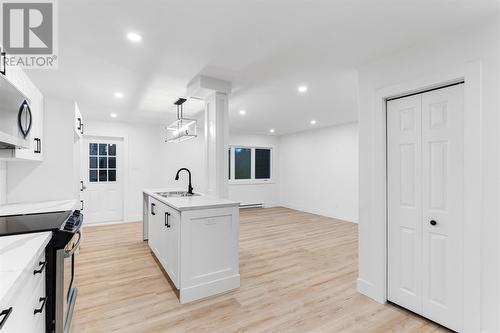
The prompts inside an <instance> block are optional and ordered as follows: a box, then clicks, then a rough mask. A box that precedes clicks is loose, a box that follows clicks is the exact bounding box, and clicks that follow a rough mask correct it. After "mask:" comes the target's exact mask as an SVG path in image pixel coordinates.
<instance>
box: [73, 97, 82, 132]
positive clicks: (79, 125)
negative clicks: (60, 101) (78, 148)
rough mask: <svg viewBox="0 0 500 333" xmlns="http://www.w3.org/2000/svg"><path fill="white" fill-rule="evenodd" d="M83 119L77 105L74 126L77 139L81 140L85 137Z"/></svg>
mask: <svg viewBox="0 0 500 333" xmlns="http://www.w3.org/2000/svg"><path fill="white" fill-rule="evenodd" d="M83 126H84V125H83V117H82V113H81V112H80V108H79V107H78V104H77V103H75V124H74V133H75V138H76V139H79V138H81V137H82V135H83Z"/></svg>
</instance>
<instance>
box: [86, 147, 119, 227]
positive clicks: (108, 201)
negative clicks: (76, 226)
mask: <svg viewBox="0 0 500 333" xmlns="http://www.w3.org/2000/svg"><path fill="white" fill-rule="evenodd" d="M122 143H123V142H122V140H121V139H113V138H97V137H86V138H85V140H84V144H83V147H82V149H81V151H82V152H81V154H82V159H81V160H82V173H83V175H82V180H83V182H84V186H85V188H86V189H85V190H84V191H83V192H82V193H81V197H82V200H83V201H84V213H85V223H101V222H115V221H123V175H124V173H123V164H122Z"/></svg>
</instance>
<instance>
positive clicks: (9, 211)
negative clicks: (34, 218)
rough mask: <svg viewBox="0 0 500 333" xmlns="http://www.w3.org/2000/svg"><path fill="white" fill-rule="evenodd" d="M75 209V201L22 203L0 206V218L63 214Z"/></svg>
mask: <svg viewBox="0 0 500 333" xmlns="http://www.w3.org/2000/svg"><path fill="white" fill-rule="evenodd" d="M76 208H78V201H77V200H59V201H40V202H23V203H15V204H6V205H0V216H8V215H22V214H38V213H50V212H63V211H66V210H73V209H76Z"/></svg>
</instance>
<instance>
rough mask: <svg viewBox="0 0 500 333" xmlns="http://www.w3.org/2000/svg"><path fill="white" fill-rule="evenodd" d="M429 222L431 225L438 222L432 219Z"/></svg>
mask: <svg viewBox="0 0 500 333" xmlns="http://www.w3.org/2000/svg"><path fill="white" fill-rule="evenodd" d="M430 224H431V225H436V224H438V223H437V222H436V221H434V220H431V222H430Z"/></svg>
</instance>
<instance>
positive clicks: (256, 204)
mask: <svg viewBox="0 0 500 333" xmlns="http://www.w3.org/2000/svg"><path fill="white" fill-rule="evenodd" d="M250 208H264V204H261V203H255V204H245V205H243V204H240V209H250Z"/></svg>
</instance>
